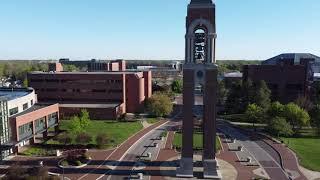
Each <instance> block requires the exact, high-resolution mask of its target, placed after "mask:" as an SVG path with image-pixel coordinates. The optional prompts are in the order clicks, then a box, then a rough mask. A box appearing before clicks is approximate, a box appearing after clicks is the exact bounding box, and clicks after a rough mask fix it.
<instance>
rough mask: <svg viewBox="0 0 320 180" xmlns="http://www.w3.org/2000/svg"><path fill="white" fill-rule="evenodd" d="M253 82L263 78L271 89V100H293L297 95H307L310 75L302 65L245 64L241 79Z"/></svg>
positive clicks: (285, 101) (284, 101)
mask: <svg viewBox="0 0 320 180" xmlns="http://www.w3.org/2000/svg"><path fill="white" fill-rule="evenodd" d="M248 79H251V80H252V81H253V82H254V83H256V82H258V81H260V80H264V81H265V82H266V83H267V85H268V87H269V89H270V90H271V93H272V94H271V95H272V100H277V101H280V102H282V103H288V102H292V101H295V100H296V99H297V98H298V97H299V96H309V86H310V82H309V79H310V76H309V73H308V68H307V67H306V66H304V65H289V64H283V65H280V64H277V65H246V66H244V67H243V80H244V81H246V80H248Z"/></svg>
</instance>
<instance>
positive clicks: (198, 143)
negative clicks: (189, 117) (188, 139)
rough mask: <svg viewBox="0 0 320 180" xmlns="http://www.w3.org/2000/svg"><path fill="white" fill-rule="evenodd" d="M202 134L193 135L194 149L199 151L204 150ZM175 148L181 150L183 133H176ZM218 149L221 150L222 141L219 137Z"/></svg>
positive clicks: (217, 141)
mask: <svg viewBox="0 0 320 180" xmlns="http://www.w3.org/2000/svg"><path fill="white" fill-rule="evenodd" d="M202 137H203V135H202V133H195V134H193V148H194V149H197V150H202V149H203V142H202ZM173 146H174V147H176V148H177V149H181V146H182V134H181V133H175V135H174V139H173ZM216 149H217V150H220V149H221V144H220V141H219V140H218V137H216Z"/></svg>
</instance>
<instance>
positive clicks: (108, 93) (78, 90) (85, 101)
mask: <svg viewBox="0 0 320 180" xmlns="http://www.w3.org/2000/svg"><path fill="white" fill-rule="evenodd" d="M111 66H114V67H112V68H113V69H117V70H121V68H125V63H124V62H122V63H121V62H120V63H118V65H111ZM115 66H117V67H115ZM151 78H152V77H151V72H150V71H145V72H130V71H127V72H126V71H112V72H111V71H110V72H58V71H54V72H32V73H29V74H28V81H29V85H30V86H31V87H33V88H34V89H35V91H36V93H37V94H38V100H39V101H40V102H50V103H59V108H60V115H61V117H62V118H68V117H70V116H73V115H75V114H76V113H78V112H80V110H81V109H87V110H88V111H89V113H90V116H91V118H93V119H116V118H118V117H120V116H122V115H123V114H125V113H139V112H143V110H144V100H145V99H146V98H148V97H150V96H151V94H152V89H151V88H152V83H151Z"/></svg>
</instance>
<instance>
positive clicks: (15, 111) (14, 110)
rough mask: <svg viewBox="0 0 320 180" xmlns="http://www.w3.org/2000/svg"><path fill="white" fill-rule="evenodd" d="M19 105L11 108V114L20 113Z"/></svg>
mask: <svg viewBox="0 0 320 180" xmlns="http://www.w3.org/2000/svg"><path fill="white" fill-rule="evenodd" d="M18 111H19V110H18V107H15V108H12V109H10V110H9V113H10V116H12V115H14V114H17V113H18Z"/></svg>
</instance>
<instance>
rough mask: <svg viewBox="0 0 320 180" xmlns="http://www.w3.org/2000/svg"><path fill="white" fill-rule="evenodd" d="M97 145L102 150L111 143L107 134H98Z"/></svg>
mask: <svg viewBox="0 0 320 180" xmlns="http://www.w3.org/2000/svg"><path fill="white" fill-rule="evenodd" d="M96 143H97V145H98V147H99V148H102V147H103V146H105V145H107V144H108V143H109V137H108V135H107V134H105V133H102V134H98V135H97V137H96Z"/></svg>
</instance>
